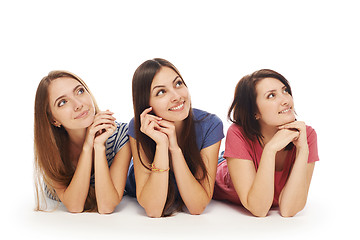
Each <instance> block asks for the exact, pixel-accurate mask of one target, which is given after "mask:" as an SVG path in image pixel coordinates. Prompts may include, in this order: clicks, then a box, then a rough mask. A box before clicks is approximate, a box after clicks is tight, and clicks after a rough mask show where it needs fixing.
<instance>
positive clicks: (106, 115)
mask: <svg viewBox="0 0 360 240" xmlns="http://www.w3.org/2000/svg"><path fill="white" fill-rule="evenodd" d="M113 114H114V113H112V112H98V113H97V114H96V115H95V119H94V120H96V119H112V120H115V119H116V118H115V117H114V116H113Z"/></svg>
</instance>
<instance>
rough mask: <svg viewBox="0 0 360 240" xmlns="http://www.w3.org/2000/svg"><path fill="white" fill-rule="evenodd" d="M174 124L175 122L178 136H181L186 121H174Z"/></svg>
mask: <svg viewBox="0 0 360 240" xmlns="http://www.w3.org/2000/svg"><path fill="white" fill-rule="evenodd" d="M174 124H175V131H176V137H177V138H179V137H180V136H181V132H182V129H183V126H184V121H179V122H174Z"/></svg>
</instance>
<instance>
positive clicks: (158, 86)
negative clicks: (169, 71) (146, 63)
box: [152, 75, 180, 92]
mask: <svg viewBox="0 0 360 240" xmlns="http://www.w3.org/2000/svg"><path fill="white" fill-rule="evenodd" d="M178 78H180V76H179V75H177V76H176V77H175V78H174V80H173V81H172V83H174V82H175V81H176V80H177V79H178ZM163 87H165V85H157V86H155V87H153V89H152V92H153V91H154V90H155V89H156V88H163Z"/></svg>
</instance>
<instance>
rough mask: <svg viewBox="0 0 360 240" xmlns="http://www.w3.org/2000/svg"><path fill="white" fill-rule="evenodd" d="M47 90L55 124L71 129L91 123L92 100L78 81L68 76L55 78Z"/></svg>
mask: <svg viewBox="0 0 360 240" xmlns="http://www.w3.org/2000/svg"><path fill="white" fill-rule="evenodd" d="M48 91H49V92H48V93H49V106H50V111H51V113H52V116H53V124H54V125H55V126H59V125H62V126H63V127H64V128H65V129H67V130H72V129H83V128H87V127H88V126H90V125H91V124H92V123H93V121H94V116H95V107H94V102H93V100H92V98H91V96H90V94H89V93H88V92H87V91H86V89H85V88H84V86H83V85H82V84H81V83H80V82H78V81H77V80H75V79H73V78H69V77H61V78H57V79H55V80H53V81H52V82H51V83H50V85H49V88H48Z"/></svg>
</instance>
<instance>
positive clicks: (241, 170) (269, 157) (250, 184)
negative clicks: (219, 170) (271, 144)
mask: <svg viewBox="0 0 360 240" xmlns="http://www.w3.org/2000/svg"><path fill="white" fill-rule="evenodd" d="M227 163H228V168H229V173H230V176H231V180H232V182H233V184H234V187H235V190H236V192H237V194H238V196H239V199H240V201H241V203H242V205H243V206H244V207H245V208H246V209H247V210H249V211H250V212H251V213H252V214H253V215H254V216H258V217H265V216H266V215H267V213H268V211H269V209H270V207H271V205H272V202H273V199H274V172H275V154H274V153H273V152H271V151H266V150H265V149H264V151H263V154H262V156H261V161H260V164H259V167H258V171H257V172H256V170H255V166H254V163H253V162H252V161H249V160H243V159H235V158H227Z"/></svg>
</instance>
